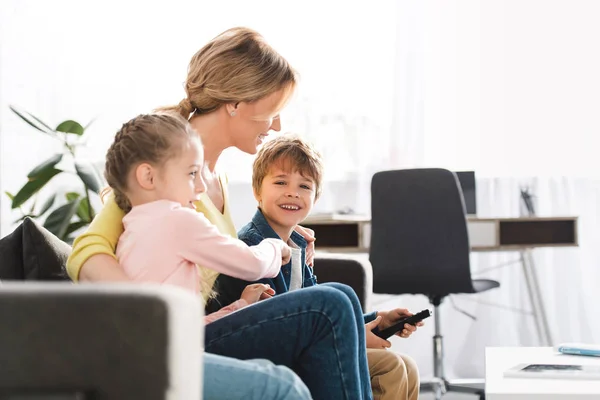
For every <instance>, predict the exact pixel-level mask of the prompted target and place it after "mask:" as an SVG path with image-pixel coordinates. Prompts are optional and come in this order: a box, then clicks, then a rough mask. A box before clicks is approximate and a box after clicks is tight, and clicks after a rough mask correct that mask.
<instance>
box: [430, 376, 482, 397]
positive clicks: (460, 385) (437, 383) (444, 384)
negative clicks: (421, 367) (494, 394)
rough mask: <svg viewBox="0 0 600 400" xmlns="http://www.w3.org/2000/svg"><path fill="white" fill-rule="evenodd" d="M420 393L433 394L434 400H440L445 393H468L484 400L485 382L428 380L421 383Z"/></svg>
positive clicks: (443, 379) (475, 380)
mask: <svg viewBox="0 0 600 400" xmlns="http://www.w3.org/2000/svg"><path fill="white" fill-rule="evenodd" d="M420 389H421V392H433V393H434V396H435V399H436V400H441V399H442V397H443V396H444V395H445V394H446V393H447V392H457V393H468V394H473V395H475V396H479V400H485V380H483V379H455V380H452V381H449V380H447V379H445V378H435V377H433V378H430V379H428V380H424V381H421V386H420Z"/></svg>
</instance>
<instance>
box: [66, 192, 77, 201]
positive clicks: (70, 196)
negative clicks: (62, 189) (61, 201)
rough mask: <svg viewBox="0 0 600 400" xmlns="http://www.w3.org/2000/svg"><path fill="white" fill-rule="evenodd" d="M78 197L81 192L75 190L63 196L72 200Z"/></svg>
mask: <svg viewBox="0 0 600 400" xmlns="http://www.w3.org/2000/svg"><path fill="white" fill-rule="evenodd" d="M80 197H81V194H79V193H77V192H69V193H65V198H66V199H67V201H73V200H75V199H78V198H80Z"/></svg>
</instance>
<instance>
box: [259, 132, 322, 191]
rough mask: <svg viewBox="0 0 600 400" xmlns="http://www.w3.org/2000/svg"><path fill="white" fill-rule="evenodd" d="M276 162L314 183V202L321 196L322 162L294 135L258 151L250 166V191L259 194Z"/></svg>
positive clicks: (315, 152) (281, 138) (278, 138)
mask: <svg viewBox="0 0 600 400" xmlns="http://www.w3.org/2000/svg"><path fill="white" fill-rule="evenodd" d="M277 162H283V168H289V169H291V171H290V172H294V171H297V172H299V173H300V174H301V175H302V176H304V177H306V178H310V179H312V180H313V181H314V182H315V200H316V199H318V198H319V195H320V194H321V181H322V179H323V161H322V159H321V154H319V152H318V151H316V150H315V149H314V147H313V146H312V145H311V144H310V143H308V142H306V141H304V140H302V139H301V138H299V137H298V136H296V135H289V134H288V135H281V136H278V137H277V138H275V139H274V140H271V141H268V142H267V143H265V144H264V145H263V147H262V148H261V149H260V150H259V152H258V154H257V156H256V159H255V160H254V164H253V165H252V189H254V191H255V192H256V193H260V188H261V186H262V183H263V180H264V179H265V176H267V174H268V173H269V170H270V169H271V167H272V166H273V165H274V164H276V163H277Z"/></svg>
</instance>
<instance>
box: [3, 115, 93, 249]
mask: <svg viewBox="0 0 600 400" xmlns="http://www.w3.org/2000/svg"><path fill="white" fill-rule="evenodd" d="M10 109H11V111H12V112H13V113H15V114H16V115H17V116H18V117H19V118H21V119H22V120H23V121H25V122H26V123H27V124H29V125H30V126H31V127H32V128H34V129H35V130H37V131H39V132H41V133H44V134H46V135H49V136H50V137H52V138H54V139H56V140H58V141H60V142H61V143H62V150H61V151H60V152H58V153H56V154H54V155H52V156H51V157H49V158H48V159H47V160H45V161H44V162H42V163H41V164H39V165H37V166H36V167H35V168H33V169H32V170H31V171H30V172H29V173H28V174H27V182H25V184H24V185H23V186H22V187H21V188H20V189H19V190H18V191H17V192H16V193H15V194H13V193H10V192H6V195H7V196H8V197H9V198H10V200H11V202H12V209H18V210H20V212H21V217H20V218H19V219H17V220H16V221H15V223H19V222H21V221H22V220H23V219H24V218H26V217H31V218H34V219H39V220H40V221H42V220H43V226H44V227H45V228H46V229H48V230H49V231H50V232H52V233H53V234H54V235H56V236H57V237H58V238H60V239H61V240H63V241H65V242H67V243H69V244H70V243H72V241H73V237H72V236H71V235H72V234H73V233H74V232H75V231H77V230H78V229H80V228H83V227H85V226H87V225H89V223H90V222H91V221H92V219H93V218H94V215H95V211H94V207H93V205H92V200H91V199H92V197H93V196H98V194H99V192H100V190H101V188H102V186H103V179H102V176H101V174H100V173H99V171H98V170H97V169H96V168H95V167H94V165H93V164H92V163H90V162H89V161H86V160H81V159H78V158H77V151H78V149H79V148H81V147H82V146H84V145H85V142H84V138H83V135H84V134H85V132H86V130H87V128H88V127H89V126H90V124H91V122H90V123H88V124H87V125H86V126H82V125H81V124H80V123H78V122H76V121H73V120H67V121H63V122H61V123H60V124H58V125H57V126H56V128H51V127H50V126H49V125H48V124H46V123H45V122H43V121H42V120H41V119H39V118H38V117H36V116H34V115H32V114H30V113H28V112H26V111H19V110H18V109H16V108H15V107H13V106H10ZM59 163H60V164H59ZM61 174H68V175H70V176H72V177H74V178H76V179H77V181H78V182H79V183H80V185H79V190H71V191H67V192H64V193H61V192H60V191H58V190H54V191H53V192H51V193H50V194H49V195H47V197H46V198H45V199H39V197H40V193H39V192H40V190H41V189H42V188H44V187H45V186H46V185H47V184H48V183H49V182H51V181H52V180H53V179H54V178H55V177H56V176H59V175H61ZM49 189H53V188H51V187H49ZM40 200H41V201H40Z"/></svg>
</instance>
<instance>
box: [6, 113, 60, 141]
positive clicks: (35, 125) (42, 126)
mask: <svg viewBox="0 0 600 400" xmlns="http://www.w3.org/2000/svg"><path fill="white" fill-rule="evenodd" d="M9 108H10V110H11V111H12V112H14V113H15V114H17V116H19V118H21V119H22V120H23V121H25V122H27V123H28V124H29V125H31V126H32V127H33V128H35V129H37V130H38V131H40V132H44V133H47V134H48V135H50V136H53V137H55V135H54V130H53V129H52V128H50V127H49V126H48V125H47V124H45V123H44V122H43V121H42V120H40V119H39V118H38V117H35V116H33V115H31V114H30V113H28V112H26V111H25V112H24V113H21V112H19V111H18V110H17V109H16V108H15V107H13V106H9ZM23 114H27V115H29V116H30V117H31V118H33V119H34V120H35V122H34V121H32V120H31V119H29V118H27V117H26V116H24V115H23Z"/></svg>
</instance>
